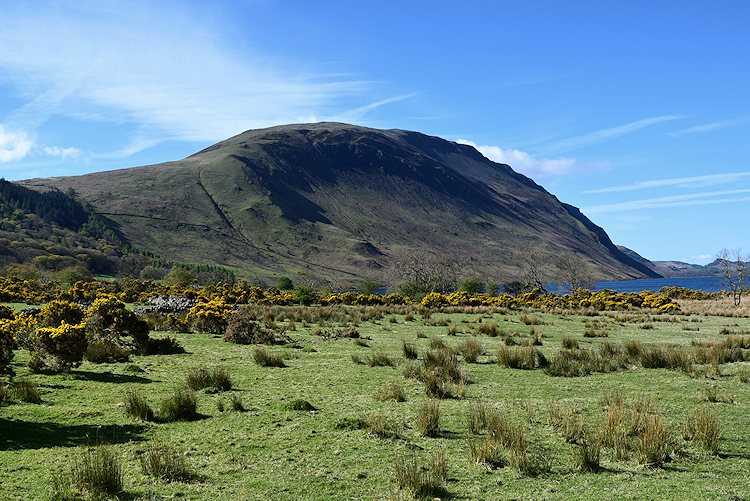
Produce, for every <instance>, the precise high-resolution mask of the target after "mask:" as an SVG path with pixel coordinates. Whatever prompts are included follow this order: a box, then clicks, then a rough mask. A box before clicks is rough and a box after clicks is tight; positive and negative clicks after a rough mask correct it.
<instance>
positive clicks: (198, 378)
mask: <svg viewBox="0 0 750 501" xmlns="http://www.w3.org/2000/svg"><path fill="white" fill-rule="evenodd" d="M186 383H187V385H188V388H190V389H191V390H194V391H197V390H202V389H204V388H213V389H214V390H216V391H229V390H231V389H232V378H231V377H230V376H229V373H228V372H227V371H226V369H224V368H223V367H214V368H212V369H206V368H205V367H201V368H198V369H193V370H191V371H190V372H189V373H188V375H187V378H186Z"/></svg>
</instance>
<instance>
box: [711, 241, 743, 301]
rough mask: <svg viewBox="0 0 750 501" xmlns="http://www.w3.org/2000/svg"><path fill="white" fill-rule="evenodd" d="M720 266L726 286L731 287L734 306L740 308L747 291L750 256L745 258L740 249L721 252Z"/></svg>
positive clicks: (719, 257)
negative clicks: (744, 293) (746, 281)
mask: <svg viewBox="0 0 750 501" xmlns="http://www.w3.org/2000/svg"><path fill="white" fill-rule="evenodd" d="M718 259H719V265H720V266H721V274H722V276H723V277H724V285H726V286H727V287H729V290H730V291H731V293H732V298H733V299H734V305H735V306H739V305H740V302H741V301H742V293H743V292H745V291H747V290H748V288H747V287H746V286H745V266H746V265H747V262H746V261H748V260H750V256H743V255H742V251H741V250H740V249H735V250H733V251H730V250H729V249H726V248H725V249H723V250H722V251H721V252H719V256H718Z"/></svg>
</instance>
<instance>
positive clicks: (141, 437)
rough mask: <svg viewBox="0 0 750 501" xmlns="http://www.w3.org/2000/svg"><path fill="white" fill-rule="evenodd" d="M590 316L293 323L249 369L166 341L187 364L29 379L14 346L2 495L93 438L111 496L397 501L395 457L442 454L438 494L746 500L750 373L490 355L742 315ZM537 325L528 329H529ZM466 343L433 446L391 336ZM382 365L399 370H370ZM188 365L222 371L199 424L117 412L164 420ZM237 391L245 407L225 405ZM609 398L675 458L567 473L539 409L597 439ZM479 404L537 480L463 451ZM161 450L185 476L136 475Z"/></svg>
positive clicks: (225, 354) (567, 451) (217, 349)
mask: <svg viewBox="0 0 750 501" xmlns="http://www.w3.org/2000/svg"><path fill="white" fill-rule="evenodd" d="M593 319H594V320H596V321H598V324H597V325H596V330H598V333H599V334H603V333H606V334H607V337H584V332H585V331H586V330H587V327H586V322H589V330H593V328H592V327H591V326H592V325H593V324H591V320H592V317H588V316H578V315H572V314H560V313H555V314H552V313H531V312H529V313H523V312H509V313H494V314H487V313H482V312H471V313H450V314H448V313H433V314H432V316H431V317H430V318H429V319H426V318H423V317H422V316H421V315H420V314H419V313H418V312H416V311H415V312H414V314H413V315H412V314H410V315H408V316H404V315H403V314H387V315H385V316H383V317H382V318H379V319H375V320H371V321H360V322H359V323H358V325H357V326H356V330H357V331H358V334H359V336H360V337H359V338H358V339H353V338H351V337H345V336H341V335H339V336H336V334H337V333H338V334H342V333H344V332H345V331H347V330H349V329H350V328H351V326H350V325H348V323H347V324H345V325H338V324H335V323H331V322H328V323H327V324H326V325H324V326H322V328H321V326H320V325H316V324H313V323H307V324H303V322H296V323H295V326H294V327H295V330H289V331H287V334H288V335H289V336H290V337H291V338H292V339H293V340H294V343H292V344H287V345H284V346H273V347H268V348H267V350H268V351H269V352H271V353H274V354H281V355H283V357H284V364H285V365H286V367H283V368H278V367H261V366H259V365H257V364H256V363H255V362H254V350H255V348H256V347H253V346H241V345H235V344H231V343H227V342H224V341H223V340H222V339H221V337H220V336H212V335H209V334H180V335H177V338H178V340H179V341H180V342H181V343H182V344H183V346H184V347H185V348H186V350H187V353H185V354H181V355H169V356H148V357H141V356H133V357H132V361H131V362H130V363H120V364H99V365H95V364H91V363H84V364H83V365H82V366H81V367H79V368H78V369H75V370H73V372H72V373H70V374H67V375H40V374H30V373H29V371H28V369H27V368H26V366H25V363H26V362H27V360H28V354H27V353H25V352H23V351H21V352H17V354H16V357H15V359H14V363H13V368H14V370H15V371H16V376H15V379H16V380H18V379H24V380H29V381H32V382H33V383H35V384H36V385H37V386H38V388H39V390H40V393H41V403H37V404H33V403H22V402H20V401H18V400H17V399H16V400H15V401H14V402H12V403H10V404H9V405H6V406H3V407H0V498H2V499H24V500H25V499H48V498H50V497H51V496H52V485H53V476H54V474H55V472H67V470H68V469H69V468H70V465H71V464H72V463H73V462H75V461H76V460H77V459H79V458H80V457H81V454H82V453H83V452H84V451H85V450H86V448H87V446H89V445H96V444H111V445H110V447H111V448H112V450H114V451H115V453H116V455H117V457H118V458H119V460H120V461H121V463H122V468H123V479H124V491H125V492H124V493H123V494H121V495H120V498H122V499H174V498H185V499H389V498H390V499H401V498H406V496H405V493H404V492H400V491H399V489H398V486H397V483H396V464H397V463H400V464H404V462H408V460H409V459H410V458H413V457H414V458H416V459H417V461H418V462H420V463H421V464H425V465H426V464H428V462H429V461H430V459H431V458H432V457H433V456H434V454H435V453H438V451H444V452H445V458H446V463H447V474H446V481H445V483H444V485H443V488H444V490H443V491H440V492H439V494H440V495H441V496H442V497H453V498H456V499H506V498H512V499H519V498H522V499H528V498H534V499H555V498H565V499H570V498H573V499H575V498H578V499H582V498H587V499H615V498H616V499H745V498H747V497H748V496H750V418H749V416H750V384H748V383H747V382H742V379H745V380H746V378H744V377H742V375H743V374H744V371H747V370H748V369H750V363H748V362H737V363H726V364H721V365H719V366H718V367H714V368H712V367H710V366H693V368H692V370H691V371H690V372H684V371H678V370H667V369H645V368H643V367H641V366H639V365H637V364H633V365H632V366H630V367H627V368H624V369H622V370H618V371H615V372H608V373H595V374H591V375H587V376H582V377H553V376H551V375H549V374H547V373H546V372H545V371H544V370H542V369H535V370H519V369H510V368H507V367H501V366H499V365H498V364H497V356H496V354H497V351H498V349H499V348H500V347H501V346H503V345H505V344H507V342H508V341H506V339H508V338H514V339H515V340H516V342H521V343H522V342H524V340H525V339H530V338H531V336H532V331H535V332H536V334H537V336H541V341H542V345H541V346H539V347H538V349H539V350H540V352H541V353H543V354H544V355H545V357H546V358H547V359H552V358H554V356H555V354H556V353H557V352H558V351H559V350H560V349H561V342H562V339H563V337H564V336H568V337H572V338H574V339H575V340H576V341H578V343H579V345H580V346H581V347H584V348H585V347H590V346H597V345H601V344H602V343H605V342H609V343H613V344H622V343H624V342H626V341H627V340H631V339H637V340H641V341H643V342H644V343H657V344H664V345H667V344H669V345H671V344H675V345H679V346H681V347H683V348H685V349H686V350H691V349H692V348H691V343H692V342H693V341H702V340H705V341H723V340H724V339H726V338H727V334H728V333H734V334H742V333H745V334H749V333H750V319H748V318H726V317H716V316H702V315H691V316H686V315H678V316H674V317H672V316H654V317H650V316H648V315H647V314H646V313H638V314H631V313H629V314H615V313H612V314H605V313H602V314H601V315H600V316H598V317H593ZM665 320H669V321H665ZM492 323H494V324H496V326H497V334H498V335H497V336H489V335H486V334H481V333H480V332H479V327H480V325H484V326H487V325H488V324H492ZM534 323H536V324H538V325H527V324H534ZM644 326H646V327H645V328H644ZM485 331H486V332H491V331H492V329H491V328H489V329H487V328H486V327H485ZM491 333H492V332H491ZM157 335H158V333H157ZM470 336H476V337H477V339H478V340H479V342H480V343H481V345H482V347H483V350H484V354H483V355H481V356H479V358H478V360H477V362H476V363H465V362H464V361H462V362H461V367H462V368H463V369H464V370H465V371H466V372H468V374H469V380H470V383H469V384H467V385H466V387H465V396H464V397H463V398H454V399H442V400H440V401H439V409H440V430H439V432H438V433H437V434H436V436H433V437H426V436H423V434H422V433H420V432H419V429H418V415H419V412H420V407H421V406H422V405H423V404H424V402H425V401H426V400H428V396H427V395H426V394H425V385H424V384H423V383H422V382H420V381H418V380H416V379H414V378H407V377H405V375H404V372H405V369H407V368H408V367H412V368H413V367H414V366H415V364H416V363H417V362H408V361H407V360H405V359H404V355H403V353H402V342H403V341H407V342H408V343H411V344H413V345H414V346H415V347H416V348H417V350H418V352H419V356H420V360H422V359H424V357H425V353H427V351H428V349H429V347H430V346H431V345H432V346H433V347H434V346H437V344H438V343H439V342H438V341H435V338H442V339H443V341H444V342H445V344H446V345H448V346H453V347H456V346H458V345H459V344H460V343H462V342H463V341H465V339H467V338H469V337H470ZM365 345H366V346H365ZM382 354H387V355H388V356H389V357H390V358H391V359H392V361H393V362H394V363H395V366H387V365H386V366H374V367H371V366H370V365H369V364H368V363H367V362H368V361H369V360H371V359H378V355H382ZM353 357H354V360H356V359H357V358H359V360H361V361H362V362H363V363H355V361H354V360H353ZM380 358H383V357H380ZM459 360H462V357H459ZM200 367H205V368H208V369H211V368H216V367H221V368H223V369H225V370H226V371H227V372H228V374H229V375H230V376H231V379H232V383H233V388H232V390H231V391H229V392H214V391H209V390H200V391H198V392H197V399H198V412H199V414H200V416H199V419H197V420H194V421H188V422H146V421H140V420H137V419H134V418H132V417H128V416H127V415H126V413H125V411H124V402H125V398H126V394H127V392H128V391H133V390H137V391H138V392H139V393H140V394H141V395H142V396H143V397H145V398H146V399H147V400H148V401H149V402H150V403H151V405H152V406H153V407H154V409H155V410H157V412H158V408H159V402H160V401H161V400H163V399H165V398H167V397H168V396H169V395H170V394H171V393H172V392H173V391H174V389H175V388H177V387H180V386H184V385H185V379H186V377H187V375H188V374H189V373H190V372H191V371H192V370H194V369H197V368H200ZM743 367H745V368H743ZM138 369H140V370H142V372H141V371H138ZM4 379H5V380H6V382H7V377H6V378H4ZM393 383H396V384H397V386H400V387H401V388H402V390H403V396H404V397H405V401H402V402H398V401H396V400H387V401H381V400H380V399H379V398H377V396H378V394H379V392H380V391H381V389H382V388H384V387H386V386H388V385H391V384H393ZM233 395H234V396H236V397H238V398H240V399H241V400H242V404H243V406H244V407H245V409H246V410H245V411H233V410H230V409H231V405H230V402H231V400H232V396H233ZM619 396H622V398H623V399H624V401H625V402H626V404H625V405H626V407H627V408H628V409H630V408H635V407H636V406H637V405H642V406H643V405H645V406H646V407H648V408H649V409H650V412H656V411H655V409H658V413H659V414H660V415H661V416H663V418H664V420H665V421H666V423H667V425H668V429H669V431H670V432H671V438H669V440H668V441H669V448H670V452H669V457H668V458H667V460H666V461H665V462H664V463H663V464H662V465H661V466H659V467H654V466H647V465H644V464H642V463H643V461H640V460H639V457H638V454H636V453H635V452H634V451H630V452H628V453H626V454H625V455H624V456H625V457H622V458H619V459H618V458H617V457H616V455H615V453H614V451H613V449H612V448H609V447H604V448H603V449H602V451H601V461H600V463H601V469H600V470H599V471H596V472H581V471H579V469H578V466H577V464H578V463H577V457H578V454H579V450H580V448H581V447H580V446H579V445H577V444H575V443H570V442H569V441H566V439H565V437H564V433H563V432H562V431H561V430H560V427H554V426H552V425H551V424H550V406H551V405H552V406H553V407H554V406H555V405H556V406H558V407H557V408H558V409H560V408H563V409H571V408H572V407H571V406H575V413H574V415H575V416H577V419H580V418H578V416H582V417H583V419H585V423H586V428H587V429H591V430H596V429H599V428H600V427H601V426H602V425H603V424H604V423H605V422H606V421H607V416H608V413H607V412H608V411H607V409H608V408H607V403H610V404H611V402H612V401H613V400H617V399H618V398H619ZM299 400H304V401H307V402H309V403H310V404H311V405H312V406H313V407H314V408H315V409H316V410H312V411H311V410H293V409H294V407H296V406H295V405H292V403H293V402H296V401H299ZM220 402H221V403H223V404H224V410H223V411H220V410H219V408H220V405H221V404H220ZM478 402H481V403H483V404H485V406H486V407H487V408H496V409H497V410H498V411H499V412H500V413H501V414H502V415H504V416H506V417H509V418H510V420H511V421H512V422H513V423H516V424H517V425H518V426H519V427H520V429H521V431H522V433H523V435H524V437H525V440H526V441H527V442H528V448H529V451H532V452H533V453H531V455H530V457H531V458H532V459H531V460H533V461H534V462H535V463H536V466H538V468H537V470H538V471H537V472H535V473H533V474H532V473H529V472H526V473H524V472H522V471H519V469H518V468H515V467H513V466H512V465H505V464H502V463H501V464H498V465H495V466H496V467H494V468H493V467H489V466H487V465H486V464H478V463H477V461H475V460H474V459H473V458H472V457H471V455H470V452H469V449H470V440H475V441H476V442H474V444H476V443H479V441H480V440H481V439H482V438H483V437H485V436H486V432H484V433H483V432H480V433H479V434H476V433H470V431H469V430H468V428H467V413H468V412H469V407H470V406H476V405H477V403H478ZM639 402H640V404H638V403H639ZM702 409H709V410H710V411H713V412H715V413H716V414H717V415H718V417H719V418H720V421H721V428H722V435H721V440H720V442H719V446H718V453H715V454H711V453H708V452H706V451H704V450H703V449H702V448H701V447H698V446H697V445H696V444H695V443H693V442H689V441H686V440H685V439H684V438H683V428H684V425H685V422H686V419H687V418H688V416H696V415H698V413H699V412H700V411H701V410H702ZM363 422H364V423H365V425H366V424H369V425H370V427H369V432H368V428H367V427H365V429H359V428H360V427H361V426H362V424H361V423H363ZM381 437H383V438H381ZM155 443H160V444H168V445H170V446H173V447H175V448H176V449H178V450H179V451H180V454H181V455H182V457H184V458H185V459H186V460H187V462H188V463H189V465H191V466H192V468H193V469H194V470H195V473H196V475H195V477H194V478H193V479H192V480H191V481H189V482H171V483H170V482H165V481H163V480H155V479H153V478H152V477H150V476H147V475H145V474H144V473H143V472H142V470H141V465H140V461H139V457H140V456H142V455H143V453H144V451H146V450H147V448H148V447H149V445H150V444H155ZM503 454H504V452H503Z"/></svg>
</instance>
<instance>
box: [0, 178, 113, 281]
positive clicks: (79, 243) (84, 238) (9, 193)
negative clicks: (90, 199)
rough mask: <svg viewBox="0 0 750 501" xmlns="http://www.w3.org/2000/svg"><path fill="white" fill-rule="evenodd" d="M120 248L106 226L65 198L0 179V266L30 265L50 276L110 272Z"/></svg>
mask: <svg viewBox="0 0 750 501" xmlns="http://www.w3.org/2000/svg"><path fill="white" fill-rule="evenodd" d="M123 244H124V242H123V241H122V240H120V238H119V236H118V235H117V233H116V231H115V230H114V229H113V226H112V225H111V224H110V222H108V221H106V220H105V219H104V218H102V217H101V216H100V215H98V214H97V213H96V212H95V211H94V209H93V208H92V207H90V206H88V205H87V204H83V203H81V202H79V201H78V200H76V199H75V198H73V197H72V196H71V195H70V194H68V193H63V192H62V191H58V190H46V191H44V192H39V191H35V190H31V189H28V188H26V187H24V186H20V185H18V184H16V183H11V182H8V181H6V180H4V179H0V267H2V266H7V265H14V264H22V263H33V264H35V265H36V267H37V268H38V269H40V270H42V271H45V270H46V271H50V272H55V271H59V270H61V269H63V268H65V267H69V266H76V265H80V266H83V267H85V268H87V269H89V270H91V271H92V272H94V273H114V272H116V271H117V268H118V262H119V256H120V251H121V249H122V246H123Z"/></svg>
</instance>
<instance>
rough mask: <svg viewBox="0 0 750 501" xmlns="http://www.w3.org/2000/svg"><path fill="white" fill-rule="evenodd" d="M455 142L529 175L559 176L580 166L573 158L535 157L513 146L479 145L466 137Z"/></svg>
mask: <svg viewBox="0 0 750 501" xmlns="http://www.w3.org/2000/svg"><path fill="white" fill-rule="evenodd" d="M456 142H457V143H459V144H466V145H469V146H472V147H474V148H476V150H477V151H479V153H481V154H482V155H484V156H485V157H487V158H489V159H490V160H492V161H493V162H497V163H501V164H507V165H510V166H511V167H513V169H514V170H516V171H518V172H521V173H523V174H526V175H527V176H529V177H535V176H539V175H542V176H561V175H564V174H569V173H571V172H573V171H574V170H576V168H577V167H580V166H579V165H578V163H577V162H576V160H575V159H574V158H535V157H533V156H532V155H530V154H529V153H527V152H525V151H521V150H516V149H513V148H508V149H505V148H501V147H499V146H491V145H479V144H477V143H475V142H474V141H470V140H468V139H457V140H456Z"/></svg>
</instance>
